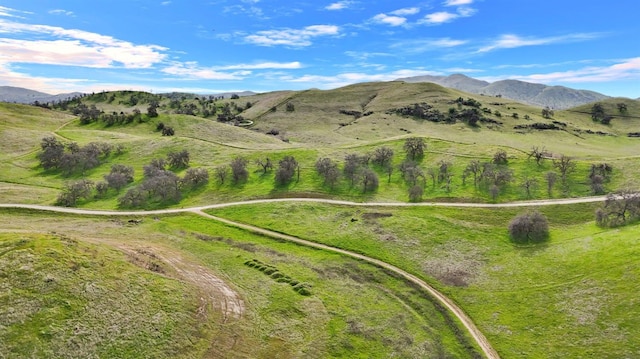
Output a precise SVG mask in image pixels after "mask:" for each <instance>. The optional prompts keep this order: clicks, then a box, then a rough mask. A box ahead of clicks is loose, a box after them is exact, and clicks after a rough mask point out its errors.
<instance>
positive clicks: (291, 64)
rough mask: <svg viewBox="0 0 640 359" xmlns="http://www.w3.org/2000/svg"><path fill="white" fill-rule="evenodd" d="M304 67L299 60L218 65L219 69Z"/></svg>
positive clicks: (291, 68)
mask: <svg viewBox="0 0 640 359" xmlns="http://www.w3.org/2000/svg"><path fill="white" fill-rule="evenodd" d="M300 68H302V64H301V63H300V62H298V61H293V62H260V63H255V64H237V65H228V66H217V67H215V69H217V70H267V69H274V70H294V69H300Z"/></svg>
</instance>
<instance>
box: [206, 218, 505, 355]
mask: <svg viewBox="0 0 640 359" xmlns="http://www.w3.org/2000/svg"><path fill="white" fill-rule="evenodd" d="M194 213H197V214H199V215H201V216H203V217H206V218H209V219H213V220H216V221H218V222H222V223H224V224H227V225H230V226H233V227H237V228H241V229H244V230H247V231H250V232H254V233H257V234H261V235H264V236H269V237H272V238H276V239H283V240H286V241H289V242H294V243H297V244H301V245H304V246H307V247H312V248H318V249H322V250H326V251H331V252H335V253H340V254H343V255H346V256H349V257H352V258H356V259H360V260H363V261H366V262H369V263H372V264H374V265H376V266H378V267H381V268H384V269H387V270H390V271H392V272H394V273H396V274H398V275H400V276H402V277H404V278H405V279H407V280H409V281H411V282H413V283H415V284H416V285H418V286H420V288H422V289H424V290H426V291H427V292H428V293H429V294H430V295H431V296H432V297H433V298H435V299H436V300H437V301H439V302H440V303H441V304H442V305H444V306H445V307H446V308H447V309H448V310H449V311H450V312H451V313H452V314H453V315H454V316H455V317H456V318H458V319H459V320H460V322H462V325H463V326H464V327H465V329H467V331H468V332H469V334H470V335H471V337H472V338H473V340H474V341H475V342H476V343H477V344H478V346H479V347H480V349H481V350H482V352H483V353H484V355H485V357H487V358H489V359H499V358H500V355H498V352H497V351H496V350H495V349H493V347H492V346H491V343H489V341H488V340H487V338H486V337H485V336H484V334H482V332H481V331H480V330H479V329H478V328H477V327H476V325H475V324H474V323H473V321H472V320H471V318H470V317H469V316H468V315H467V314H466V313H465V312H464V311H463V310H462V309H461V308H460V307H458V306H457V305H456V304H455V303H454V302H453V300H451V299H449V298H448V297H447V296H445V295H444V294H442V293H440V292H439V291H438V290H436V289H435V288H433V287H432V286H431V285H429V284H428V283H427V282H425V281H423V280H422V279H420V278H418V277H416V276H414V275H412V274H410V273H408V272H405V271H404V270H402V269H400V268H398V267H396V266H394V265H391V264H389V263H386V262H383V261H380V260H377V259H374V258H370V257H367V256H364V255H362V254H359V253H355V252H351V251H347V250H344V249H340V248H335V247H331V246H327V245H324V244H320V243H316V242H311V241H307V240H304V239H300V238H298V237H293V236H289V235H286V234H282V233H278V232H273V231H270V230H267V229H264V228H260V227H255V226H252V225H248V224H243V223H238V222H234V221H230V220H228V219H224V218H220V217H216V216H212V215H210V214H207V213H204V212H202V211H194Z"/></svg>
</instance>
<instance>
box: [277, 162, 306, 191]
mask: <svg viewBox="0 0 640 359" xmlns="http://www.w3.org/2000/svg"><path fill="white" fill-rule="evenodd" d="M299 170H300V167H299V164H298V161H296V159H295V158H294V157H293V156H285V157H284V158H283V159H281V160H280V161H279V162H278V169H277V170H276V175H275V181H276V184H277V185H280V186H282V185H285V184H287V183H289V182H291V180H292V179H293V176H294V175H295V174H296V171H298V173H299ZM298 179H299V178H298Z"/></svg>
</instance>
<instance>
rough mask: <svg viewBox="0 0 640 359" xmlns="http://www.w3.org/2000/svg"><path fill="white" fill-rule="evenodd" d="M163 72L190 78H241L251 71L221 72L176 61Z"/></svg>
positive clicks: (192, 63) (195, 64) (193, 63)
mask: <svg viewBox="0 0 640 359" xmlns="http://www.w3.org/2000/svg"><path fill="white" fill-rule="evenodd" d="M161 71H162V72H163V73H165V74H168V75H173V76H178V77H182V78H186V79H192V80H242V79H244V78H245V77H246V76H248V75H250V74H251V71H236V72H222V71H218V70H216V69H214V68H206V67H200V66H198V64H197V63H196V62H176V63H174V64H173V65H171V66H168V67H165V68H164V69H162V70H161Z"/></svg>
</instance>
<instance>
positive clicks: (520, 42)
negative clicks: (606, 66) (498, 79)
mask: <svg viewBox="0 0 640 359" xmlns="http://www.w3.org/2000/svg"><path fill="white" fill-rule="evenodd" d="M601 36H602V34H597V33H584V34H570V35H563V36H552V37H539V38H536V37H527V38H523V37H520V36H518V35H513V34H506V35H502V36H500V38H498V39H496V40H494V41H493V42H492V43H491V44H489V45H487V46H484V47H481V48H480V49H479V50H478V51H477V52H478V53H483V52H490V51H495V50H500V49H513V48H517V47H523V46H539V45H550V44H557V43H567V42H576V41H587V40H592V39H595V38H598V37H601Z"/></svg>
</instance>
